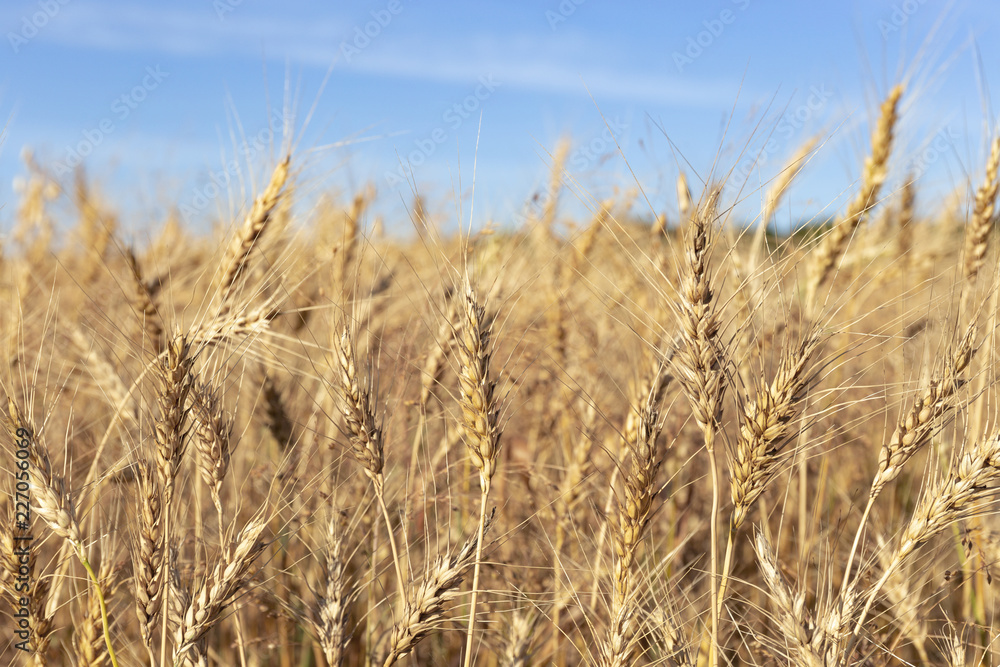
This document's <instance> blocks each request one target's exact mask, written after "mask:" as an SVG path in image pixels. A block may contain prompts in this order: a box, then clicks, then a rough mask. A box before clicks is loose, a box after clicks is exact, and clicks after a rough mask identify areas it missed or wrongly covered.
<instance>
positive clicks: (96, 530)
mask: <svg viewBox="0 0 1000 667" xmlns="http://www.w3.org/2000/svg"><path fill="white" fill-rule="evenodd" d="M910 71H912V70H908V72H910ZM483 85H485V84H483ZM914 88H917V89H919V88H920V86H919V84H917V83H914V77H913V76H911V75H910V74H909V73H907V74H906V75H904V76H901V77H900V78H899V79H898V80H896V81H893V82H892V83H891V84H889V85H887V86H881V87H879V88H878V101H877V103H876V104H875V105H873V113H872V115H871V118H870V119H868V124H867V126H868V129H867V130H866V132H865V133H864V134H865V136H866V138H865V139H864V146H863V147H862V148H861V150H860V153H862V154H863V156H862V157H861V159H860V161H858V162H856V163H854V164H852V165H851V166H850V167H849V172H850V173H851V174H854V180H851V179H847V180H845V181H844V182H843V183H842V184H841V186H840V189H841V191H842V192H843V193H845V196H844V202H843V205H840V204H839V203H837V204H833V205H831V206H829V207H828V208H827V209H826V211H827V213H829V214H828V215H827V214H824V215H818V216H805V217H803V218H802V219H801V221H799V220H797V219H793V220H792V221H791V222H789V220H788V217H789V216H788V213H787V211H788V209H787V206H785V205H786V204H787V202H788V201H789V198H790V197H791V196H792V195H793V193H794V192H795V189H796V187H797V186H798V185H799V184H800V183H801V179H800V176H801V175H802V174H805V173H807V172H808V170H809V169H810V165H811V164H812V163H813V161H814V160H816V159H817V156H818V155H822V154H823V151H824V150H829V146H828V144H829V142H830V141H831V137H833V136H835V135H836V134H837V132H838V131H839V130H838V128H827V129H824V130H823V131H821V132H819V133H818V134H816V135H813V136H806V135H805V134H803V136H802V137H801V139H800V141H799V144H798V145H796V146H789V150H788V151H787V152H788V153H789V155H788V157H787V159H786V160H785V163H784V164H782V165H775V164H771V165H769V167H768V171H769V174H770V175H769V176H768V178H767V179H765V180H763V181H762V182H761V183H759V184H756V185H752V184H751V182H752V180H753V179H750V178H747V174H738V173H737V171H736V170H737V167H736V165H735V164H732V163H727V162H726V159H725V156H724V155H722V154H721V153H720V154H718V155H717V156H716V160H715V162H714V163H710V164H699V165H693V166H692V165H687V166H682V165H681V164H680V161H678V167H679V169H678V172H679V177H678V178H677V179H676V183H673V182H671V183H670V184H669V188H668V191H669V192H668V194H665V193H664V192H662V191H657V192H653V190H652V188H651V187H650V186H649V185H647V184H645V183H643V181H642V179H640V178H638V177H637V178H635V179H634V180H633V182H632V184H631V185H630V186H629V187H623V188H618V189H617V191H616V192H615V193H614V194H613V196H610V197H608V198H605V199H600V198H598V197H596V196H594V197H589V195H590V194H591V193H589V192H588V190H587V189H586V188H585V187H581V184H580V183H579V182H578V181H577V180H575V178H574V177H573V175H572V174H571V165H569V164H568V162H569V161H571V160H572V156H573V155H574V153H573V150H574V145H573V142H572V140H570V139H567V140H564V141H561V142H558V143H556V144H555V145H553V146H550V147H546V149H545V156H546V161H547V163H548V167H549V174H548V178H547V185H546V186H545V188H544V191H543V192H542V193H540V196H537V197H536V198H535V201H536V205H534V206H530V207H528V208H527V209H525V210H526V211H527V213H526V214H525V215H523V216H520V217H519V218H518V219H516V220H514V221H511V220H494V219H489V218H488V217H486V216H483V215H482V214H479V213H475V212H474V209H473V211H470V210H469V208H468V207H467V206H465V203H466V201H465V198H464V197H465V195H464V194H462V193H460V194H459V195H458V196H457V198H456V199H457V201H456V202H455V203H453V206H452V209H451V210H445V208H442V207H439V206H436V205H433V204H431V203H429V202H428V200H427V198H426V197H425V196H424V194H423V192H422V191H421V188H420V187H418V186H417V185H416V184H415V183H414V184H413V185H412V187H411V192H410V197H409V198H408V199H407V200H406V201H405V207H406V210H405V213H404V214H403V215H401V216H400V217H399V219H398V220H386V219H385V218H384V217H383V216H384V211H385V210H387V209H386V208H384V204H385V202H384V201H380V199H381V200H384V199H385V198H386V197H390V196H394V195H388V194H386V193H385V192H384V191H383V190H382V189H380V187H379V184H377V183H374V182H373V183H362V184H360V185H357V186H356V187H355V188H354V190H353V191H346V192H339V193H337V192H323V193H321V194H320V195H319V196H317V190H319V189H321V188H319V187H318V185H317V184H318V183H319V181H318V179H317V177H316V175H315V173H314V172H313V171H311V169H310V166H311V165H312V164H313V162H312V161H313V159H314V158H313V152H314V149H313V148H311V147H309V146H308V145H304V144H303V141H302V137H303V132H304V131H305V128H306V127H307V126H308V123H309V122H310V120H309V118H308V117H305V116H302V115H300V116H296V115H295V114H294V113H286V114H283V115H282V118H283V123H282V124H279V125H277V126H273V127H272V128H271V129H272V132H271V135H272V136H271V137H270V138H269V141H268V142H267V146H266V148H267V150H266V151H262V152H261V156H265V155H266V156H270V157H268V158H267V159H266V160H265V161H264V162H263V167H261V169H263V170H264V171H261V172H260V174H259V175H260V177H259V178H255V179H252V178H249V177H247V178H245V179H243V180H241V181H240V183H239V187H240V188H242V190H243V191H244V192H245V193H246V197H245V198H244V199H245V201H242V203H238V204H237V205H236V206H235V207H234V214H233V215H231V216H228V217H221V218H220V219H217V220H215V225H214V226H213V227H212V228H211V229H209V228H208V227H207V226H205V227H198V226H196V225H191V224H186V223H185V222H184V221H182V220H181V218H180V215H179V214H178V213H177V211H174V213H172V214H171V215H168V216H167V218H166V220H165V221H164V222H162V223H157V224H156V225H154V226H147V227H145V228H143V231H142V232H141V233H140V234H136V233H135V229H136V228H135V226H134V225H133V224H128V225H126V224H125V223H124V222H123V221H122V219H121V213H120V212H119V210H118V209H117V207H116V204H115V201H116V193H115V192H114V188H113V187H110V186H108V185H107V184H105V183H102V181H101V179H99V178H95V177H93V176H90V175H89V174H88V172H87V171H86V170H85V169H84V168H82V167H79V168H74V169H71V170H69V171H68V173H63V171H64V168H65V164H63V163H57V164H52V163H49V162H47V161H46V160H45V159H44V158H39V157H38V156H37V155H36V154H34V153H33V152H31V151H30V150H26V151H24V152H23V153H22V165H21V169H22V176H21V177H20V179H19V181H18V188H17V191H16V193H11V195H10V199H8V200H7V201H6V202H4V204H5V206H6V208H7V211H6V215H7V219H9V220H10V222H11V228H10V230H9V233H6V234H5V235H4V236H3V237H2V245H0V304H2V305H0V394H2V397H0V398H2V404H0V411H2V419H3V422H4V427H3V429H2V437H0V449H2V452H0V456H2V459H0V491H2V493H0V598H2V600H0V603H2V613H3V621H2V622H0V660H2V661H4V663H6V664H12V665H14V664H30V665H38V666H42V665H69V664H76V665H88V666H90V665H94V666H96V665H115V666H116V667H117V666H119V665H121V666H124V665H159V666H165V665H240V666H241V667H246V666H265V665H266V666H280V667H291V666H293V665H295V666H302V667H305V666H309V665H316V666H321V665H327V666H330V667H335V666H340V665H351V666H367V665H375V666H378V667H389V666H390V665H393V664H411V665H463V666H465V667H468V666H469V665H478V666H483V667H486V666H489V667H500V666H503V667H513V666H520V667H526V666H528V665H557V666H558V667H569V666H576V665H601V666H607V667H610V666H613V665H621V666H624V665H677V666H690V667H717V666H719V665H743V664H750V665H796V666H799V665H802V666H808V667H813V666H819V665H843V666H847V665H866V666H867V665H896V664H906V665H911V664H912V665H947V666H950V667H959V666H962V667H966V666H972V665H977V666H978V665H995V664H997V663H998V662H1000V646H998V645H997V640H996V638H997V636H998V628H1000V621H998V617H997V614H998V612H1000V599H998V596H997V587H996V586H997V585H996V582H995V581H994V575H998V574H1000V522H998V520H997V516H996V511H997V509H998V507H997V501H998V500H1000V419H998V415H1000V412H998V410H1000V395H998V385H997V382H998V369H1000V366H998V363H997V360H998V354H1000V350H998V349H997V347H998V346H997V333H998V330H997V313H998V307H1000V304H998V298H1000V297H998V294H1000V289H998V286H1000V262H998V260H997V252H996V243H995V241H994V239H993V237H994V236H995V234H994V226H995V223H996V199H997V193H998V186H1000V182H998V169H1000V138H997V137H996V136H995V132H994V130H995V127H993V126H992V125H991V124H990V123H989V122H988V120H987V122H986V125H987V127H988V129H987V131H986V135H985V136H984V137H982V139H981V141H980V142H979V143H980V144H981V150H979V151H978V152H977V156H976V162H975V164H974V165H970V170H969V172H968V173H967V174H966V175H965V177H964V180H963V182H961V183H959V184H958V185H957V186H956V187H955V188H954V191H953V193H952V194H951V195H950V196H948V197H941V196H939V195H937V194H936V191H933V192H932V191H930V190H925V189H923V188H922V187H921V185H920V174H917V173H914V171H913V170H912V169H902V170H901V169H900V168H899V165H900V164H901V163H902V162H903V161H902V160H900V159H899V151H900V149H899V141H900V140H899V135H900V128H901V126H902V124H903V123H904V122H905V120H906V114H907V113H910V109H912V104H911V102H910V100H912V99H913V97H914V95H915V94H916V93H915V92H914V90H913V89H914ZM922 99H926V98H922ZM289 108H290V107H289V105H287V104H286V110H287V109H289ZM296 119H298V120H299V121H300V122H298V123H296ZM611 129H612V128H610V127H609V130H611ZM611 136H612V137H614V136H615V135H614V132H611ZM612 143H613V142H612ZM618 157H620V158H622V160H623V161H624V163H625V164H626V165H628V164H629V162H628V155H627V153H626V152H625V151H620V152H619V153H618ZM910 166H911V167H912V162H910ZM251 172H252V169H248V172H247V173H251ZM234 185H235V183H234ZM235 189H236V188H235V187H234V188H231V193H230V194H231V195H233V191H234V190H235ZM660 189H661V190H662V189H663V188H662V187H661V188H660ZM581 193H582V195H581ZM574 195H575V197H574ZM234 196H235V198H236V200H237V201H239V195H238V194H236V195H234ZM665 196H668V197H669V199H670V201H671V204H670V207H669V209H667V208H664V207H659V206H658V205H656V204H653V203H652V202H653V201H663V197H665ZM574 199H575V200H576V201H575V202H573V200H574ZM748 201H749V202H753V203H754V206H755V209H754V212H753V213H752V215H750V216H749V218H748V217H747V216H746V215H744V214H743V212H742V211H744V210H745V207H746V206H747V205H748V204H747V202H748ZM177 203H178V205H183V204H184V202H177ZM456 211H457V213H456ZM404 229H405V230H406V231H405V232H402V233H401V231H400V230H404ZM137 239H146V240H137Z"/></svg>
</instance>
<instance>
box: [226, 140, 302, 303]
mask: <svg viewBox="0 0 1000 667" xmlns="http://www.w3.org/2000/svg"><path fill="white" fill-rule="evenodd" d="M290 162H291V156H290V155H287V156H285V158H284V159H283V160H282V161H281V162H279V163H278V164H277V166H276V167H275V168H274V171H273V172H271V180H270V182H269V183H268V184H267V188H265V189H264V192H263V193H261V195H260V196H259V197H257V199H256V200H254V203H253V207H252V208H251V209H250V213H249V214H248V215H247V217H246V219H245V220H244V221H243V226H242V227H241V228H240V230H239V232H238V233H237V234H236V236H235V237H233V240H232V242H231V243H230V244H229V248H228V249H227V250H226V256H225V257H224V258H223V260H222V264H221V267H222V270H221V271H220V272H219V279H218V289H219V294H220V303H221V304H222V308H223V310H225V309H226V308H227V307H228V305H229V303H230V301H231V300H232V298H233V294H234V292H235V287H236V281H237V279H238V278H239V277H240V275H242V274H243V271H244V270H245V269H246V266H247V262H248V260H249V258H250V253H251V252H252V251H253V249H254V248H255V247H256V245H257V241H258V239H259V238H260V236H261V234H263V232H264V229H265V228H266V227H267V223H268V222H269V221H270V220H271V214H272V212H273V211H274V209H275V207H276V206H277V205H278V201H279V200H280V198H281V191H282V190H283V189H284V187H285V182H286V181H287V180H288V165H289V163H290Z"/></svg>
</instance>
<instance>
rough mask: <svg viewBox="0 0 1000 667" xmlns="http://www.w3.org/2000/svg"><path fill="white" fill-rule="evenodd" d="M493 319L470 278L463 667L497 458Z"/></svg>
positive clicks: (464, 327)
mask: <svg viewBox="0 0 1000 667" xmlns="http://www.w3.org/2000/svg"><path fill="white" fill-rule="evenodd" d="M494 317H495V316H493V315H491V316H490V317H487V314H486V307H485V306H484V305H482V304H481V303H480V301H479V297H478V295H477V294H476V292H475V290H473V288H472V285H471V283H470V282H469V280H468V278H466V281H465V296H464V301H463V305H462V323H461V329H460V332H459V335H458V343H459V344H458V354H459V359H460V360H461V370H460V371H459V375H458V381H459V385H460V386H459V402H460V405H461V408H462V426H463V427H464V430H465V444H466V446H467V448H468V450H469V456H470V458H471V459H472V463H473V464H474V465H475V466H476V468H477V469H478V470H479V483H480V495H479V538H478V540H477V543H476V544H477V546H476V562H475V565H474V566H473V574H472V596H471V600H470V602H469V623H468V630H467V637H466V642H465V663H464V664H465V667H469V665H471V664H472V644H473V631H474V630H475V627H476V602H477V599H478V596H479V571H480V566H481V561H482V555H483V544H482V542H483V533H484V532H485V530H486V502H487V499H488V497H489V494H490V484H491V482H492V481H493V475H494V473H495V472H496V464H497V459H498V457H499V454H500V434H501V431H502V428H501V426H500V401H499V399H498V398H497V396H496V381H495V380H494V379H493V377H492V371H491V368H490V360H491V359H492V356H493V340H492V334H493V322H494Z"/></svg>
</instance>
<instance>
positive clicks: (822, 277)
mask: <svg viewBox="0 0 1000 667" xmlns="http://www.w3.org/2000/svg"><path fill="white" fill-rule="evenodd" d="M902 95H903V87H902V86H901V85H898V86H896V87H895V88H893V89H892V91H890V92H889V96H888V97H887V98H886V99H885V101H884V102H882V108H881V114H880V115H879V119H878V124H877V125H876V127H875V130H874V131H873V132H872V152H871V155H870V156H868V157H867V158H865V167H864V172H863V174H862V176H861V190H860V191H859V192H858V195H857V197H855V198H854V200H853V201H852V202H851V204H850V206H848V207H847V213H846V214H845V215H844V217H843V218H842V219H841V220H840V221H838V222H837V223H836V225H834V227H833V229H831V230H830V232H829V233H828V234H827V235H826V236H825V237H824V238H823V241H822V243H820V245H819V247H818V248H817V249H816V251H815V253H814V255H813V261H812V263H811V264H810V265H809V276H808V280H809V282H808V284H807V286H806V308H807V310H808V311H809V312H808V316H809V318H810V319H811V318H812V315H813V310H814V309H815V303H816V302H815V299H816V294H817V292H818V291H819V288H820V287H821V286H822V285H823V283H824V282H826V280H827V278H829V276H830V273H831V271H832V270H833V267H834V265H836V263H837V262H838V261H839V260H840V258H841V257H842V256H843V254H844V251H845V249H846V248H847V242H848V240H849V239H850V237H851V235H852V234H853V233H854V230H856V229H857V228H858V226H859V225H861V223H862V222H864V220H865V216H866V215H867V214H868V212H869V211H870V210H871V209H872V208H873V207H874V206H875V204H876V203H877V202H878V194H879V191H880V190H881V188H882V183H884V182H885V177H886V172H887V167H888V163H889V155H890V152H891V149H892V139H893V133H894V132H895V129H896V122H897V120H898V119H899V116H898V108H899V98H900V97H902Z"/></svg>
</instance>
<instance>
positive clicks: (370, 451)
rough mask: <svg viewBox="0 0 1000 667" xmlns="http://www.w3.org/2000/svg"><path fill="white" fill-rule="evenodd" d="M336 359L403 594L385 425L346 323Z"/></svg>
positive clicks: (354, 447)
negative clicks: (388, 497) (388, 498)
mask: <svg viewBox="0 0 1000 667" xmlns="http://www.w3.org/2000/svg"><path fill="white" fill-rule="evenodd" d="M336 352H337V363H338V365H339V368H340V375H339V379H340V392H341V413H342V414H343V415H344V421H345V423H346V424H347V430H348V435H349V436H350V440H351V451H352V452H353V453H354V457H355V458H356V459H357V460H358V462H359V463H360V464H361V469H362V470H364V472H365V475H367V476H368V478H369V479H370V480H371V481H372V487H373V488H374V489H375V497H376V498H377V499H378V503H379V507H381V509H382V516H383V518H384V519H385V530H386V533H388V535H389V546H390V547H391V548H392V562H393V565H394V566H395V568H396V584H397V586H398V587H399V591H400V595H402V591H403V586H405V585H406V579H404V578H403V569H402V566H401V565H400V562H399V551H398V550H397V549H396V537H395V535H394V534H393V529H392V521H391V520H390V519H389V509H388V507H387V506H386V503H385V476H384V473H383V468H384V467H385V455H384V452H383V440H382V425H381V423H380V422H379V420H378V418H377V417H376V415H375V409H374V407H373V405H372V403H373V393H374V390H373V386H372V378H371V375H369V377H368V380H367V384H366V385H365V386H364V387H362V385H361V381H360V380H359V378H358V370H357V364H356V362H355V357H354V341H353V339H352V337H351V332H350V329H349V328H348V327H346V326H345V327H343V329H342V331H341V334H340V339H339V342H338V345H337V350H336Z"/></svg>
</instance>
